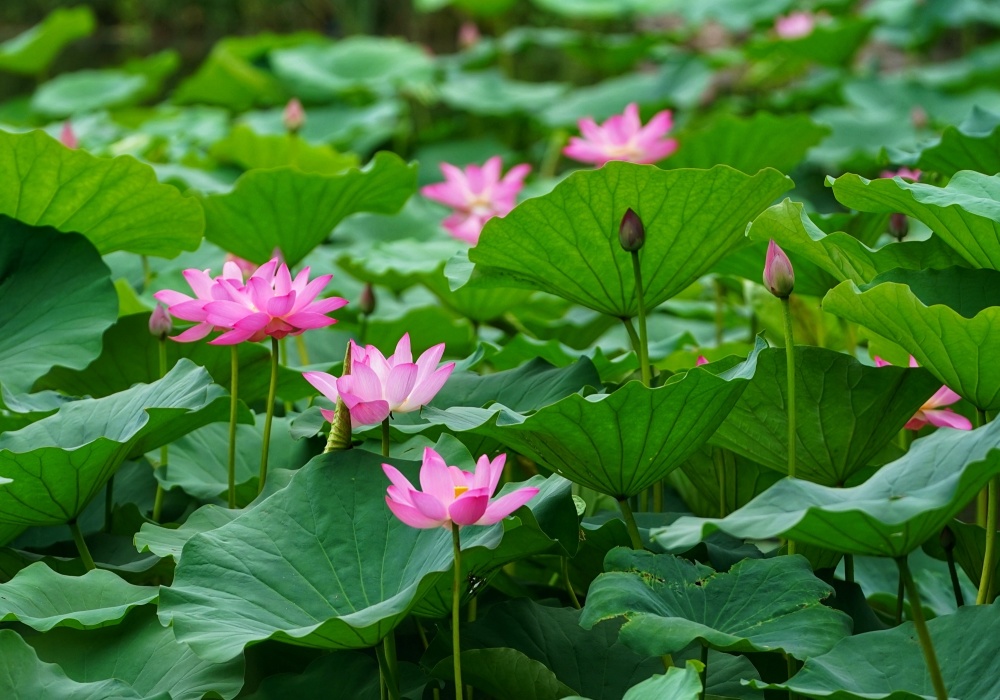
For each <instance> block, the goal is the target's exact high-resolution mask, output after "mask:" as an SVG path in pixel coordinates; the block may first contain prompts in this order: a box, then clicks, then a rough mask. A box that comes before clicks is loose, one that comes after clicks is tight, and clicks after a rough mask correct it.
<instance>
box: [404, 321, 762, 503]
mask: <svg viewBox="0 0 1000 700" xmlns="http://www.w3.org/2000/svg"><path fill="white" fill-rule="evenodd" d="M763 347H764V342H763V340H759V339H758V343H757V347H756V348H755V350H754V352H753V353H751V354H750V357H749V358H748V359H747V360H746V361H745V362H742V363H740V364H738V365H736V366H735V367H732V368H731V369H729V370H726V371H720V369H719V368H718V367H713V366H710V365H707V366H706V367H696V368H693V369H691V370H690V371H689V372H687V373H686V374H684V375H678V376H675V377H673V378H672V379H671V380H670V381H668V382H667V384H666V385H664V386H662V387H657V388H652V389H650V388H647V387H645V386H643V385H642V384H641V383H640V382H636V381H633V382H629V383H627V384H625V386H623V387H622V388H620V389H618V390H617V391H615V392H614V393H611V394H596V395H591V396H587V397H586V398H585V397H583V396H581V395H579V394H572V395H570V396H567V397H566V398H564V399H561V400H559V401H557V402H555V403H552V404H550V405H548V406H544V407H542V408H540V409H538V410H537V411H535V412H534V413H530V414H528V415H524V414H521V413H517V412H515V411H513V410H511V409H510V408H508V407H507V406H504V405H499V404H497V405H494V406H493V407H492V408H486V409H476V408H450V409H446V410H440V409H435V408H432V407H428V408H424V411H423V416H424V417H425V418H426V419H427V420H429V421H430V422H432V423H439V424H442V425H445V426H446V427H447V428H449V429H450V430H457V431H466V430H471V431H474V432H476V433H478V434H481V435H486V436H489V437H492V438H495V439H497V440H499V441H500V442H501V443H502V444H504V445H507V446H509V447H511V448H513V449H515V450H517V451H518V452H521V453H523V454H525V455H527V456H529V457H531V458H532V459H534V460H536V461H538V462H539V463H541V464H543V465H544V466H545V467H547V468H548V469H551V470H552V471H554V472H556V473H558V474H561V475H562V476H564V477H566V478H567V479H570V480H572V481H575V482H576V483H578V484H582V485H583V486H587V487H589V488H592V489H596V490H598V491H600V492H601V493H606V494H609V495H611V496H614V497H616V498H625V497H629V496H634V495H636V494H638V493H640V492H641V491H642V490H643V489H645V488H648V487H649V486H651V485H652V484H654V483H656V482H657V481H659V480H660V479H662V478H664V477H665V476H667V474H669V473H670V472H671V471H673V470H674V469H676V468H677V467H679V466H680V465H681V463H682V462H684V460H686V459H687V458H688V457H690V456H691V454H693V453H694V451H695V450H697V449H698V448H699V447H701V446H702V445H703V444H704V443H705V441H706V440H708V438H709V437H711V435H712V433H713V432H715V430H716V428H718V426H719V424H720V423H721V422H722V421H723V419H724V418H725V417H726V414H727V413H728V412H729V411H730V409H732V407H733V405H734V404H735V403H736V401H737V399H738V398H739V396H740V394H741V393H742V392H743V390H744V388H745V387H746V385H747V383H748V380H749V379H750V377H752V376H753V373H754V368H755V366H756V360H757V355H758V354H759V353H760V351H761V350H762V349H763ZM716 372H718V374H716Z"/></svg>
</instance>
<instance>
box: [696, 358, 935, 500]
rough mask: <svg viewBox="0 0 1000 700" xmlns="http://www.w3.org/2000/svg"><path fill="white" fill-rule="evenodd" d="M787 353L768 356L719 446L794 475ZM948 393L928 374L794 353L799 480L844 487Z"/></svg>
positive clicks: (718, 437) (718, 436)
mask: <svg viewBox="0 0 1000 700" xmlns="http://www.w3.org/2000/svg"><path fill="white" fill-rule="evenodd" d="M785 361H786V353H785V350H784V349H771V350H765V351H764V352H762V353H761V354H760V356H759V357H758V358H757V371H756V372H755V373H754V376H753V379H752V380H750V384H749V385H748V386H747V388H746V390H745V391H744V392H743V394H742V395H741V396H740V398H739V400H738V401H737V402H736V405H735V406H733V409H732V411H730V412H729V415H728V416H727V417H726V419H725V420H724V421H723V422H722V425H720V426H719V429H718V430H717V431H716V433H715V435H714V436H713V437H712V440H711V441H712V444H714V445H718V446H720V447H724V448H726V449H728V450H732V451H733V452H736V453H737V454H741V455H743V456H744V457H747V458H748V459H752V460H754V461H756V462H758V463H759V464H762V465H764V466H766V467H770V468H771V469H775V470H777V471H779V472H781V473H782V474H787V473H788V453H787V450H788V406H787V402H788V384H787V373H786V369H785ZM940 388H941V382H940V381H939V380H937V379H935V378H934V375H932V374H931V373H930V372H928V371H927V370H925V369H922V368H909V367H869V366H866V365H863V364H861V363H860V362H858V361H857V360H856V359H854V358H853V357H850V356H848V355H845V354H844V353H841V352H834V351H833V350H827V349H825V348H817V347H811V346H798V347H796V348H795V392H796V399H797V401H796V411H795V434H796V451H795V455H796V476H797V477H798V478H800V479H805V480H807V481H814V482H816V483H818V484H825V485H827V486H835V485H843V484H844V483H845V482H846V481H847V480H848V479H849V478H850V477H851V476H853V475H854V474H856V473H857V472H859V471H860V470H862V469H864V468H865V467H867V466H868V465H869V464H870V463H871V461H872V459H873V458H874V457H875V455H877V454H878V453H879V452H880V451H881V450H882V449H883V448H884V447H885V446H886V445H887V444H889V442H891V441H892V440H893V439H894V438H895V437H896V436H897V434H898V433H899V431H900V430H902V428H903V425H904V424H906V422H907V421H908V420H910V418H912V417H913V414H914V413H916V412H917V411H918V410H919V409H920V407H921V406H922V405H923V404H924V402H925V401H927V399H929V398H930V397H931V395H932V394H934V392H935V391H937V390H938V389H940Z"/></svg>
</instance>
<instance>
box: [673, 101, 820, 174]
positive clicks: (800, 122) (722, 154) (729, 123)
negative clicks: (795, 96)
mask: <svg viewBox="0 0 1000 700" xmlns="http://www.w3.org/2000/svg"><path fill="white" fill-rule="evenodd" d="M829 133H830V129H829V127H826V126H820V125H819V124H816V123H815V122H814V121H812V119H810V118H809V117H808V115H805V114H795V115H790V116H776V115H774V114H768V113H767V112H757V113H755V114H754V115H753V116H752V117H749V118H740V117H736V116H733V115H731V114H723V115H721V116H719V117H718V118H716V119H714V120H712V121H711V122H709V123H707V124H705V125H703V126H701V127H700V128H696V129H692V130H688V131H683V132H681V133H680V134H679V135H678V140H679V141H680V143H682V144H684V146H683V148H680V149H678V151H677V153H675V154H674V155H672V156H670V159H669V160H668V161H667V164H668V165H669V166H670V167H671V168H711V167H712V166H713V165H716V164H718V163H725V164H726V165H728V166H730V167H733V168H736V169H737V170H739V171H741V172H744V173H755V172H757V171H758V170H762V169H764V168H774V169H775V170H778V171H781V172H783V173H787V172H790V171H791V170H792V169H794V168H795V167H796V166H797V165H798V164H799V163H800V162H802V159H803V158H805V156H806V152H807V151H808V150H809V149H810V148H812V147H813V146H815V145H816V144H818V143H819V142H820V141H822V140H823V138H824V137H825V136H827V135H828V134H829Z"/></svg>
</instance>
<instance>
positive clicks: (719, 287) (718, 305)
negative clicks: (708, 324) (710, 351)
mask: <svg viewBox="0 0 1000 700" xmlns="http://www.w3.org/2000/svg"><path fill="white" fill-rule="evenodd" d="M725 333H726V287H725V285H723V284H722V280H721V279H719V278H718V277H716V278H715V344H716V345H717V346H718V345H722V342H723V340H724V338H725Z"/></svg>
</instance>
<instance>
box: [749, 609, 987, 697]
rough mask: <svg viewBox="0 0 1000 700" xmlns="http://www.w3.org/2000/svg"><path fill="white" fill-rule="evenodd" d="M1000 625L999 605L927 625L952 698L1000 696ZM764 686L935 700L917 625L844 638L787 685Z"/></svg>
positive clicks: (806, 694) (833, 694)
mask: <svg viewBox="0 0 1000 700" xmlns="http://www.w3.org/2000/svg"><path fill="white" fill-rule="evenodd" d="M998 625H1000V606H997V605H972V606H968V607H964V608H961V609H959V611H958V612H957V613H955V614H953V615H945V616H943V617H939V618H937V619H934V620H931V621H930V622H928V623H927V629H928V631H929V632H930V635H931V640H932V641H933V642H934V648H935V650H936V652H937V658H938V659H940V660H941V663H940V666H941V677H942V680H944V685H945V688H947V690H948V697H949V698H969V700H973V698H983V700H985V698H995V697H1000V674H997V673H996V660H997V656H998V655H1000V635H997V633H996V630H997V627H998ZM881 659H884V660H890V659H891V663H878V662H877V661H876V660H881ZM759 687H769V688H775V689H778V688H781V689H787V690H788V691H789V692H793V693H796V694H799V695H802V696H803V697H810V698H831V699H833V700H933V698H934V697H935V695H934V690H933V685H932V684H931V679H930V675H929V674H928V673H927V663H926V662H925V661H924V656H923V653H922V652H921V650H920V644H919V642H918V641H917V633H916V631H915V630H914V628H913V623H912V622H907V623H905V624H903V625H901V626H899V627H895V628H893V629H888V630H884V631H880V632H868V633H866V634H859V635H858V636H856V637H849V638H847V639H844V640H843V641H841V642H840V643H839V644H837V646H835V647H834V648H833V649H831V650H830V651H829V652H827V653H826V654H823V655H822V656H817V657H816V658H813V659H809V660H807V661H806V663H805V665H804V666H803V667H802V670H801V671H799V672H798V673H797V674H795V676H794V677H793V678H792V679H791V680H790V681H788V682H787V683H776V684H774V685H770V686H763V684H760V686H759Z"/></svg>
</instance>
